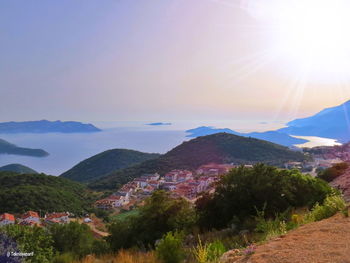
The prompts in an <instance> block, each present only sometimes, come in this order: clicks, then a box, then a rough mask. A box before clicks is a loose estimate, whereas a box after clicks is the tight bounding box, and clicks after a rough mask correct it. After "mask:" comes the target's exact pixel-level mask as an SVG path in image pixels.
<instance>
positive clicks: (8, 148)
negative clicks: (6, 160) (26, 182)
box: [0, 139, 49, 157]
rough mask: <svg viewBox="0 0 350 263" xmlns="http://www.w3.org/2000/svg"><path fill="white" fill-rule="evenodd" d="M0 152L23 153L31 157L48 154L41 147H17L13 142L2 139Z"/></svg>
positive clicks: (0, 140)
mask: <svg viewBox="0 0 350 263" xmlns="http://www.w3.org/2000/svg"><path fill="white" fill-rule="evenodd" d="M0 154H14V155H25V156H33V157H45V156H48V155H49V153H48V152H46V151H44V150H42V149H31V148H23V147H18V146H16V145H15V144H12V143H9V142H7V141H5V140H2V139H0Z"/></svg>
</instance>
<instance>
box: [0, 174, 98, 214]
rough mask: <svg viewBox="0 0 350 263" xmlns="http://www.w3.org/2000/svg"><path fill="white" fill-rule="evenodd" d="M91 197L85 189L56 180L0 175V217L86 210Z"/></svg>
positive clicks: (74, 183) (51, 177) (77, 212)
mask: <svg viewBox="0 0 350 263" xmlns="http://www.w3.org/2000/svg"><path fill="white" fill-rule="evenodd" d="M91 201H92V195H91V194H90V192H89V191H88V190H87V189H86V187H85V186H83V185H81V184H79V183H76V182H73V181H70V180H67V179H64V178H59V177H56V176H49V175H44V174H16V173H11V172H0V213H4V212H8V213H23V212H25V211H28V210H34V211H38V212H42V213H44V212H54V211H69V212H73V213H75V214H81V213H83V212H84V211H86V210H88V209H90V202H91Z"/></svg>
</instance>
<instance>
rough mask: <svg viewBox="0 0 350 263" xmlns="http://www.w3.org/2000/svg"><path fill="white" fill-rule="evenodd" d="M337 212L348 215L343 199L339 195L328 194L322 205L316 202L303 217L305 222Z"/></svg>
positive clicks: (318, 219)
mask: <svg viewBox="0 0 350 263" xmlns="http://www.w3.org/2000/svg"><path fill="white" fill-rule="evenodd" d="M337 212H341V213H343V214H344V215H345V216H348V209H347V206H346V203H345V201H344V199H343V198H342V197H341V196H339V195H332V196H328V197H327V198H326V199H325V200H324V202H323V204H322V205H320V204H318V203H317V204H316V205H315V206H314V207H313V209H312V210H311V212H310V213H308V214H307V215H306V217H305V221H306V222H314V221H320V220H322V219H325V218H328V217H331V216H333V215H335V214H336V213H337Z"/></svg>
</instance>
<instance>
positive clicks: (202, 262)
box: [193, 237, 209, 263]
mask: <svg viewBox="0 0 350 263" xmlns="http://www.w3.org/2000/svg"><path fill="white" fill-rule="evenodd" d="M193 255H194V257H195V259H196V261H197V262H198V263H207V262H208V260H209V247H208V245H207V244H204V245H203V243H202V241H201V239H200V237H198V244H197V246H196V247H195V248H194V249H193Z"/></svg>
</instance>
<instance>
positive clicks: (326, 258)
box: [222, 214, 350, 263]
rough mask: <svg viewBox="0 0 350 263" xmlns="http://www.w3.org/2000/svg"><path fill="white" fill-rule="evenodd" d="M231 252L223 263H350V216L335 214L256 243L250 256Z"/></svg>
mask: <svg viewBox="0 0 350 263" xmlns="http://www.w3.org/2000/svg"><path fill="white" fill-rule="evenodd" d="M230 253H231V255H230ZM233 254H234V253H233V252H232V251H231V252H230V251H229V252H227V253H226V255H224V257H226V258H227V257H228V258H229V259H227V260H223V261H222V262H225V263H350V217H348V218H346V217H344V216H343V215H341V214H337V215H335V216H333V217H331V218H328V219H324V220H322V221H319V222H314V223H310V224H307V225H304V226H301V227H299V228H297V229H295V230H292V231H290V232H288V233H287V234H286V235H284V236H281V237H278V238H275V239H273V240H270V241H268V242H266V243H264V244H262V245H259V246H257V247H256V250H255V252H254V253H253V254H251V255H249V256H238V257H235V256H234V255H233ZM230 257H231V258H230Z"/></svg>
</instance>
